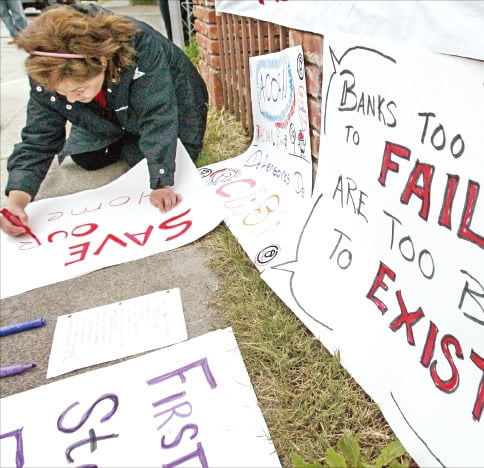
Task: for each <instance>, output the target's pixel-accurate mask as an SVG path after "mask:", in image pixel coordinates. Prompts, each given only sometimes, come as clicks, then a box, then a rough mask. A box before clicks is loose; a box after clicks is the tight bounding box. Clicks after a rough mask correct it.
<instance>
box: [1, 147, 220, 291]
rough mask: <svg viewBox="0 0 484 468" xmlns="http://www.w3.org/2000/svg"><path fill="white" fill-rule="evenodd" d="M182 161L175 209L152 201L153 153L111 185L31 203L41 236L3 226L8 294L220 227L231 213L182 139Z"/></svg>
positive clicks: (167, 247)
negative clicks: (150, 174) (210, 187)
mask: <svg viewBox="0 0 484 468" xmlns="http://www.w3.org/2000/svg"><path fill="white" fill-rule="evenodd" d="M176 164H177V169H176V173H175V184H174V187H173V190H174V191H175V192H178V193H180V194H181V196H182V201H181V202H180V203H179V204H178V205H177V206H176V207H175V208H173V209H172V210H171V211H169V212H167V213H162V212H161V211H160V210H158V209H157V208H155V207H154V206H153V205H151V203H150V200H149V196H150V193H151V189H150V186H149V177H148V168H147V163H146V159H143V160H142V161H141V162H139V163H138V164H137V165H136V166H134V167H133V168H131V169H130V170H129V171H128V172H126V173H125V174H123V175H121V176H120V177H119V178H117V179H116V180H114V181H113V182H111V183H109V184H107V185H104V186H103V187H100V188H96V189H92V190H85V191H83V192H78V193H74V194H71V195H66V196H63V197H55V198H48V199H43V200H38V201H34V202H32V203H31V204H29V205H28V207H27V209H26V211H27V213H28V215H29V219H30V223H29V226H30V228H31V229H32V231H33V232H34V234H35V235H36V236H37V238H38V240H35V239H33V238H31V237H29V236H27V235H24V236H22V237H15V238H14V237H9V236H7V235H6V234H5V233H4V232H3V231H2V232H0V243H1V247H2V255H1V256H0V282H1V284H0V294H1V297H2V298H3V297H9V296H14V295H16V294H20V293H22V292H25V291H29V290H31V289H35V288H38V287H41V286H46V285H48V284H53V283H56V282H59V281H64V280H67V279H70V278H74V277H76V276H80V275H83V274H86V273H88V272H91V271H95V270H98V269H100V268H104V267H107V266H111V265H117V264H120V263H124V262H128V261H131V260H136V259H139V258H144V257H147V256H149V255H153V254H156V253H159V252H164V251H167V250H172V249H175V248H178V247H181V246H183V245H186V244H189V243H191V242H193V241H194V240H197V239H199V238H200V237H202V236H203V235H205V234H206V233H207V232H210V231H211V230H212V229H214V228H215V227H216V226H217V225H218V224H219V223H220V222H221V221H222V218H223V213H222V211H221V210H220V209H219V203H218V201H217V199H216V198H215V197H214V196H213V194H212V192H211V191H210V190H207V189H206V188H205V186H204V184H203V183H202V181H201V179H200V177H199V175H198V172H197V169H196V168H195V165H194V164H193V161H192V160H191V159H190V156H189V155H188V153H187V152H186V150H185V148H184V147H183V145H182V144H181V143H180V142H178V148H177V159H176ZM206 206H210V207H211V209H210V210H206V209H205V207H206ZM47 265H48V268H47ZM39 272H41V273H39Z"/></svg>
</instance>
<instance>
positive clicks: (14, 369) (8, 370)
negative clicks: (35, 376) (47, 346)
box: [0, 364, 36, 377]
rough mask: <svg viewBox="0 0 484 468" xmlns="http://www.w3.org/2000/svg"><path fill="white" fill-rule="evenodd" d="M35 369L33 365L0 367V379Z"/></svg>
mask: <svg viewBox="0 0 484 468" xmlns="http://www.w3.org/2000/svg"><path fill="white" fill-rule="evenodd" d="M32 367H36V365H35V364H15V365H13V366H7V367H1V368H0V377H8V376H9V375H15V374H21V373H22V372H24V371H26V370H28V369H32Z"/></svg>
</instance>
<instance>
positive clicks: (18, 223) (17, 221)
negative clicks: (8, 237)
mask: <svg viewBox="0 0 484 468" xmlns="http://www.w3.org/2000/svg"><path fill="white" fill-rule="evenodd" d="M0 213H2V215H3V216H5V218H7V219H8V220H9V221H10V222H11V223H12V224H13V225H14V226H19V227H21V228H24V230H25V233H26V234H28V235H29V236H31V237H33V238H34V239H35V240H36V241H37V243H38V244H39V245H40V241H39V239H38V237H37V236H36V235H35V234H34V233H33V232H32V230H31V229H30V228H29V227H28V226H26V225H25V224H24V223H22V221H20V219H19V218H18V216H15V215H14V214H13V213H10V211H9V210H8V209H7V208H2V209H1V210H0Z"/></svg>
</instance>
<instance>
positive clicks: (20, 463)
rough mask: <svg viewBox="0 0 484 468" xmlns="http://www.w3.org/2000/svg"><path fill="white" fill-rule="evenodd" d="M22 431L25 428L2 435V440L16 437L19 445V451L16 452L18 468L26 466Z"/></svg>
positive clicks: (0, 436)
mask: <svg viewBox="0 0 484 468" xmlns="http://www.w3.org/2000/svg"><path fill="white" fill-rule="evenodd" d="M22 430H23V427H21V428H20V429H15V430H14V431H10V432H6V433H5V434H0V439H5V438H7V437H15V442H16V443H17V449H16V451H15V466H16V468H23V466H24V444H23V439H22Z"/></svg>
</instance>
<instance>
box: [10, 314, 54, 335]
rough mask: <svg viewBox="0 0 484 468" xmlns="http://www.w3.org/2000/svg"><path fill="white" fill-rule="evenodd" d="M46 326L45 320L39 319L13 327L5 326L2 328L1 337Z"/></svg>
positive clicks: (14, 324) (13, 325) (16, 324)
mask: <svg viewBox="0 0 484 468" xmlns="http://www.w3.org/2000/svg"><path fill="white" fill-rule="evenodd" d="M44 325H45V318H37V319H34V320H29V321H27V322H20V323H13V324H12V325H5V326H4V327H0V336H4V335H10V333H17V332H21V331H24V330H30V329H31V328H37V327H43V326H44Z"/></svg>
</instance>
